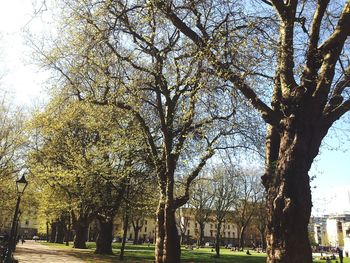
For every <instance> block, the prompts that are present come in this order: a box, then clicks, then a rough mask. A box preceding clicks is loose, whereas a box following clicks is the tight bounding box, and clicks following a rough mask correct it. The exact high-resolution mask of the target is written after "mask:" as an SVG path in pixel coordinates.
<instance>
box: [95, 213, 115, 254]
mask: <svg viewBox="0 0 350 263" xmlns="http://www.w3.org/2000/svg"><path fill="white" fill-rule="evenodd" d="M97 220H98V226H99V232H98V235H97V240H96V250H95V254H101V255H111V254H113V251H112V241H113V218H112V219H110V220H107V221H105V220H102V219H97Z"/></svg>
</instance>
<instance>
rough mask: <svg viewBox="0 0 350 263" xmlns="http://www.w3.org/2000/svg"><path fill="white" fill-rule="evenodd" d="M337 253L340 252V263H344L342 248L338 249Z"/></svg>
mask: <svg viewBox="0 0 350 263" xmlns="http://www.w3.org/2000/svg"><path fill="white" fill-rule="evenodd" d="M337 252H338V256H339V260H340V263H343V258H344V256H343V250H341V249H340V247H337Z"/></svg>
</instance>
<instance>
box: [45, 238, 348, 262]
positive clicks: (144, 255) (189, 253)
mask: <svg viewBox="0 0 350 263" xmlns="http://www.w3.org/2000/svg"><path fill="white" fill-rule="evenodd" d="M42 244H44V245H47V246H51V247H54V248H55V249H59V250H65V251H66V253H67V254H70V255H72V256H75V257H77V258H80V259H82V260H84V261H85V262H88V263H93V262H94V263H112V262H121V261H119V259H118V256H119V249H120V244H119V243H113V252H114V254H115V255H110V256H102V255H95V254H93V251H94V249H95V243H92V242H88V243H87V246H88V249H73V248H71V246H65V245H62V244H53V243H44V242H43V243H42ZM220 254H221V255H220V258H216V257H215V252H213V251H211V248H200V249H193V250H188V249H185V248H182V251H181V262H184V263H185V262H186V263H209V262H213V263H264V262H266V255H265V254H262V253H255V252H251V254H252V255H246V254H245V252H232V251H230V250H229V249H225V248H223V249H221V250H220ZM153 260H154V246H152V245H151V246H148V245H130V244H127V246H126V248H125V261H126V262H130V263H143V262H153ZM314 262H315V263H325V260H315V261H314ZM332 262H333V263H335V262H336V261H335V260H333V261H332ZM344 263H350V258H344Z"/></svg>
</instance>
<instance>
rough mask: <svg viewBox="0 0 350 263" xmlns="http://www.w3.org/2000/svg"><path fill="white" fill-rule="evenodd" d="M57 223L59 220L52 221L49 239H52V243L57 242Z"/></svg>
mask: <svg viewBox="0 0 350 263" xmlns="http://www.w3.org/2000/svg"><path fill="white" fill-rule="evenodd" d="M56 225H57V222H52V223H51V233H50V239H49V241H50V242H51V243H55V237H56Z"/></svg>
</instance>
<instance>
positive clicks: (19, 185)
mask: <svg viewBox="0 0 350 263" xmlns="http://www.w3.org/2000/svg"><path fill="white" fill-rule="evenodd" d="M27 185H28V181H27V180H26V178H25V175H24V174H23V175H22V177H21V178H20V179H18V180H16V191H17V203H16V209H15V214H14V216H13V220H12V226H11V234H10V237H9V241H8V247H7V251H6V256H5V263H10V262H13V258H12V251H13V250H14V248H15V246H16V237H15V232H16V224H17V217H18V211H19V203H20V202H21V195H22V194H23V193H24V190H25V189H26V187H27Z"/></svg>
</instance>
